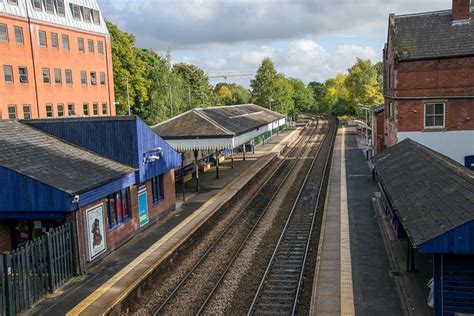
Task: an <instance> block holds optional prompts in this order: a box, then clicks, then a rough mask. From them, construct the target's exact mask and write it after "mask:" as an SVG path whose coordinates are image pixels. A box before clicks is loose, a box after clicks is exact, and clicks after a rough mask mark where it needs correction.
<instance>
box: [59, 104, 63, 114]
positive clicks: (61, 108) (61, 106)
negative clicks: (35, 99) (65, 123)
mask: <svg viewBox="0 0 474 316" xmlns="http://www.w3.org/2000/svg"><path fill="white" fill-rule="evenodd" d="M58 116H64V104H62V103H58Z"/></svg>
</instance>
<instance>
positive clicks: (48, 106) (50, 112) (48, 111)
mask: <svg viewBox="0 0 474 316" xmlns="http://www.w3.org/2000/svg"><path fill="white" fill-rule="evenodd" d="M46 117H53V105H52V104H51V103H46Z"/></svg>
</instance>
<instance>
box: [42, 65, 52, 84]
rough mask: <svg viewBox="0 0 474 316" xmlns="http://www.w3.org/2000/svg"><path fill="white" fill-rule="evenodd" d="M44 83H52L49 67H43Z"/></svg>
mask: <svg viewBox="0 0 474 316" xmlns="http://www.w3.org/2000/svg"><path fill="white" fill-rule="evenodd" d="M43 83H51V77H50V75H49V68H43Z"/></svg>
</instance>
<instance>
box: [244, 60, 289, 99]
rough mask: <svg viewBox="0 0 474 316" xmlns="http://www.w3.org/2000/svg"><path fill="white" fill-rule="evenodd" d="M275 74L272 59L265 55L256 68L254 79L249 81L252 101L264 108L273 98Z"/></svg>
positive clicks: (275, 81)
mask: <svg viewBox="0 0 474 316" xmlns="http://www.w3.org/2000/svg"><path fill="white" fill-rule="evenodd" d="M277 75H278V73H277V70H276V68H275V65H274V64H273V62H272V60H271V59H270V58H269V57H265V58H264V59H263V60H262V63H261V64H260V67H259V68H258V70H257V74H256V75H255V79H253V80H251V82H250V86H251V87H252V99H253V102H254V103H256V104H257V105H260V106H263V107H266V108H269V107H270V102H271V101H270V100H271V99H273V98H275V93H276V89H277ZM280 86H281V82H280ZM280 88H281V87H280Z"/></svg>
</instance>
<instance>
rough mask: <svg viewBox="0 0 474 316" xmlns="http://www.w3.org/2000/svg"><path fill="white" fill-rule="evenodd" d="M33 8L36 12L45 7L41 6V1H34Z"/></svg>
mask: <svg viewBox="0 0 474 316" xmlns="http://www.w3.org/2000/svg"><path fill="white" fill-rule="evenodd" d="M33 8H34V9H35V10H43V6H42V4H41V0H33Z"/></svg>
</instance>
